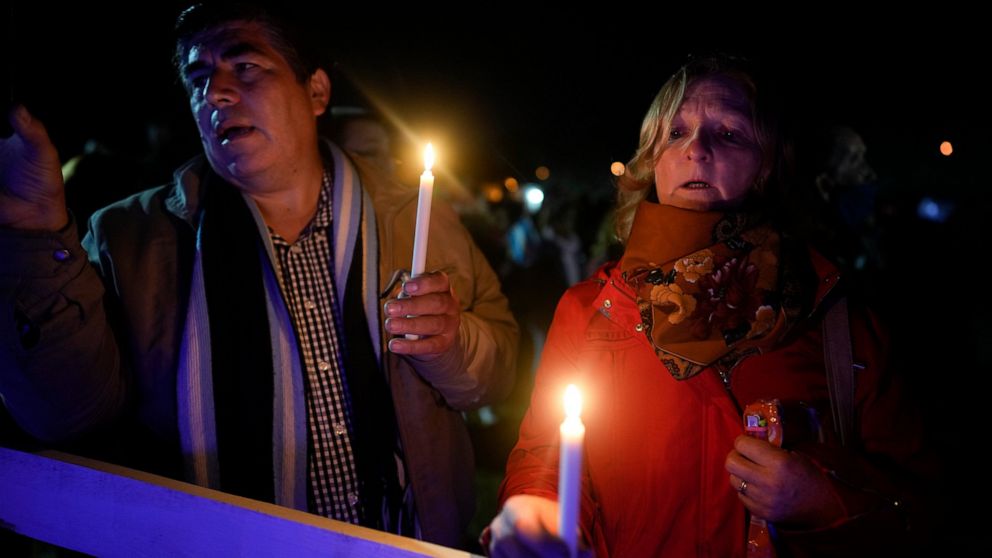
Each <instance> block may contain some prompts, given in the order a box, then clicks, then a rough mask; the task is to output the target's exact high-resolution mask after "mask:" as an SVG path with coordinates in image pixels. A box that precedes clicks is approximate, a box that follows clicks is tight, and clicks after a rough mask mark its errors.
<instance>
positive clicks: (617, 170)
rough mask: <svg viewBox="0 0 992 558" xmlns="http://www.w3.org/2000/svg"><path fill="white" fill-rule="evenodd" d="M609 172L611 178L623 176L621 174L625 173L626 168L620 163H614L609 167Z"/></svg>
mask: <svg viewBox="0 0 992 558" xmlns="http://www.w3.org/2000/svg"><path fill="white" fill-rule="evenodd" d="M610 172H611V173H613V176H623V173H625V172H627V167H625V166H624V164H623V163H621V162H620V161H616V162H615V163H613V164H612V165H610Z"/></svg>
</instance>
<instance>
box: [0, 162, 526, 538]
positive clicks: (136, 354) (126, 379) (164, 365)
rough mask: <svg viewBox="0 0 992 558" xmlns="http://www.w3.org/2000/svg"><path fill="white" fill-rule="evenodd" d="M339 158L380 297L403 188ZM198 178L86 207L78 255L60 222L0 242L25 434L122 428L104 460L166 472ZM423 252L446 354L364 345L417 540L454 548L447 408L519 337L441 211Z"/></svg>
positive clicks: (402, 208)
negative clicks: (359, 212)
mask: <svg viewBox="0 0 992 558" xmlns="http://www.w3.org/2000/svg"><path fill="white" fill-rule="evenodd" d="M353 162H354V164H355V166H356V168H357V169H358V172H359V176H360V177H361V182H362V185H363V187H364V188H365V190H366V191H367V192H368V194H369V195H370V197H371V199H372V203H373V206H374V208H375V211H376V219H377V228H378V238H379V282H380V285H379V288H380V292H381V291H382V290H383V289H385V287H386V286H387V285H386V282H387V281H388V280H389V278H390V276H391V274H392V272H393V271H394V270H395V269H399V268H407V267H408V266H409V264H410V261H411V254H412V249H413V241H412V231H413V230H414V223H415V220H416V210H417V189H416V188H410V187H407V186H403V185H400V184H398V183H396V182H394V181H392V180H390V179H388V178H386V177H384V176H382V175H380V174H378V173H377V172H376V171H375V170H374V169H372V168H371V167H369V166H368V165H366V164H363V163H362V162H360V161H353ZM204 168H205V162H204V160H203V159H202V157H201V158H198V159H195V160H194V161H192V162H190V163H188V164H187V165H185V166H184V167H182V168H180V169H179V170H178V171H176V174H175V182H174V183H173V184H170V185H166V186H162V187H159V188H155V189H152V190H148V191H145V192H142V193H139V194H136V195H134V196H132V197H130V198H128V199H125V200H123V201H121V202H118V203H116V204H113V205H111V206H110V207H108V208H105V209H103V210H101V211H100V212H98V213H97V214H95V215H94V217H93V218H92V219H91V221H90V232H89V234H88V235H87V237H86V239H84V242H83V245H80V243H79V241H78V239H77V236H76V234H75V226H74V225H70V226H69V227H67V228H66V229H65V230H64V231H62V232H61V233H30V232H15V231H0V260H2V262H0V310H2V311H3V316H4V319H3V320H0V322H2V325H0V371H2V373H0V394H2V395H3V399H4V401H5V403H6V406H7V408H8V411H9V412H10V414H11V416H12V417H13V418H14V419H15V420H16V421H17V423H18V424H19V425H20V426H21V427H22V428H23V429H24V430H26V431H27V432H28V433H30V434H32V435H33V436H34V437H36V438H38V439H41V440H44V441H47V442H58V441H65V440H71V439H73V438H78V437H80V436H82V435H84V434H87V433H91V432H93V431H99V430H101V429H102V428H106V427H107V425H111V424H116V425H118V426H115V430H114V431H115V432H120V431H121V429H122V428H123V429H124V430H127V431H128V433H129V435H128V437H127V438H126V439H127V440H128V442H127V444H126V447H122V448H119V449H120V451H119V452H118V456H117V457H118V460H119V461H124V462H125V463H126V464H130V465H132V466H136V467H139V468H142V469H146V470H150V471H153V472H156V473H160V474H165V475H168V476H172V477H177V478H178V477H180V476H181V470H182V469H181V467H180V464H181V461H180V459H179V455H178V450H179V444H178V427H177V411H176V406H177V402H176V368H177V357H178V355H179V346H180V342H181V339H182V328H183V323H184V319H185V315H184V314H185V309H186V307H187V297H188V291H189V283H190V276H191V275H190V274H191V264H192V256H193V250H194V242H195V238H194V236H195V226H196V223H195V219H196V216H197V214H198V211H197V209H198V205H199V201H200V196H199V194H200V192H199V188H198V187H199V177H200V173H201V172H202V171H203V169H204ZM83 246H85V251H84V250H83ZM427 256H428V258H427V269H428V270H442V271H445V272H446V273H447V274H448V276H449V278H450V281H451V284H452V287H453V289H454V292H455V294H456V296H457V297H458V299H459V301H460V303H461V308H462V314H461V325H460V328H459V340H460V343H459V345H460V347H459V349H460V350H458V351H454V352H453V353H452V354H451V355H450V356H449V357H448V358H445V359H442V360H443V362H435V363H432V364H431V365H430V366H427V365H421V364H418V366H417V367H416V368H415V367H414V366H413V365H412V364H411V362H412V361H408V360H407V359H405V358H402V357H400V356H397V355H394V354H391V353H388V352H387V351H385V347H384V346H383V347H380V348H379V350H380V351H382V355H383V360H382V362H383V364H384V368H385V373H386V375H387V379H388V382H389V385H390V388H391V391H392V395H393V401H394V406H395V410H396V417H397V423H398V424H397V427H398V431H399V434H400V438H401V440H402V444H403V448H404V452H405V457H406V461H407V471H408V474H409V476H410V479H409V482H410V483H411V484H412V486H413V490H414V497H415V501H416V505H417V512H418V517H419V520H420V524H421V527H422V529H423V534H424V538H425V539H427V540H430V541H432V542H436V543H439V544H444V545H448V546H457V545H458V544H459V542H460V537H461V533H462V529H463V528H464V526H465V525H466V524H467V522H468V520H469V519H470V517H471V515H472V513H473V509H474V490H473V484H472V481H473V478H472V477H473V471H474V460H473V451H472V447H471V443H470V441H469V437H468V432H467V429H466V427H465V424H464V421H463V419H462V416H461V412H462V411H466V410H470V409H474V408H477V407H480V406H482V405H485V404H487V403H489V402H492V401H494V400H497V399H499V398H501V397H503V396H505V395H506V394H507V393H508V392H509V389H510V387H511V385H512V381H513V372H512V370H513V363H514V360H515V357H516V350H517V342H518V330H517V325H516V323H515V321H514V320H513V317H512V315H511V314H510V312H509V309H508V307H507V301H506V298H505V297H504V296H503V294H502V293H501V292H500V286H499V281H498V279H497V277H496V275H495V274H494V273H493V271H492V269H491V268H490V266H489V265H488V263H487V262H486V260H485V258H484V257H483V255H482V253H481V252H480V251H479V249H478V248H477V247H476V246H475V244H474V242H473V241H472V239H471V237H470V236H469V234H468V232H467V231H466V230H465V229H464V227H462V225H461V224H460V222H459V220H458V217H457V215H456V214H455V213H454V212H453V211H452V210H451V209H450V208H449V207H447V206H446V205H444V204H439V203H436V204H435V206H434V209H433V212H432V219H431V228H430V245H429V249H428V254H427ZM380 312H381V306H380ZM382 321H383V319H382V316H380V320H379V323H380V328H381V324H382ZM381 338H382V339H383V340H384V343H385V340H388V339H389V336H388V334H386V333H385V331H382V335H381ZM121 423H126V425H125V426H124V427H121V426H119V425H120V424H121ZM123 439H124V438H118V440H119V441H121V440H123ZM118 445H120V446H123V445H125V444H123V443H120V444H118Z"/></svg>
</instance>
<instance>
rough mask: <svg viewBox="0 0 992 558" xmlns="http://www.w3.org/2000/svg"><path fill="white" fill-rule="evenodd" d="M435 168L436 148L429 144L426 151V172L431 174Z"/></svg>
mask: <svg viewBox="0 0 992 558" xmlns="http://www.w3.org/2000/svg"><path fill="white" fill-rule="evenodd" d="M433 167H434V146H433V145H431V144H430V142H428V143H427V147H426V148H425V149H424V170H425V171H428V172H430V170H431V169H432V168H433Z"/></svg>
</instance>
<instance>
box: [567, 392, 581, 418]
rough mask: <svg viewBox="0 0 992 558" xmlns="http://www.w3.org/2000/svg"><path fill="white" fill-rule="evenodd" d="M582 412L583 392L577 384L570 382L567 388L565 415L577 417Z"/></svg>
mask: <svg viewBox="0 0 992 558" xmlns="http://www.w3.org/2000/svg"><path fill="white" fill-rule="evenodd" d="M580 414H582V394H581V393H580V392H579V388H577V387H575V384H568V387H567V388H565V417H566V418H569V419H577V418H579V415H580Z"/></svg>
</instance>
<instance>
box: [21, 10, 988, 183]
mask: <svg viewBox="0 0 992 558" xmlns="http://www.w3.org/2000/svg"><path fill="white" fill-rule="evenodd" d="M40 4H43V3H15V4H13V5H10V6H8V8H7V9H5V12H7V13H6V15H7V16H8V21H7V22H6V24H5V25H4V27H5V28H7V29H9V33H5V37H6V41H7V43H8V45H9V46H6V47H5V48H4V51H5V53H6V54H7V59H6V60H5V68H4V74H5V79H6V80H7V81H8V82H9V83H10V85H5V89H6V90H8V91H10V90H11V88H12V90H13V96H14V97H15V98H16V99H18V100H22V101H24V102H27V103H28V105H29V107H31V108H32V109H33V110H34V111H36V112H37V113H38V114H40V115H41V116H42V118H43V119H44V120H45V121H46V122H47V123H48V125H49V127H50V128H51V130H52V135H53V137H54V138H55V141H56V143H57V145H58V147H59V148H60V151H61V152H62V153H63V155H64V156H71V155H73V154H75V153H76V152H78V150H79V149H80V148H81V145H82V142H83V141H84V140H85V139H86V137H88V136H90V135H98V136H101V137H103V138H106V139H107V140H108V141H109V140H116V141H117V142H118V144H119V145H122V146H127V147H128V148H131V149H140V147H136V146H140V145H141V143H140V141H136V139H135V138H137V140H140V139H141V137H142V134H143V131H142V130H143V123H144V121H146V120H154V121H158V122H168V123H171V124H173V125H174V126H176V127H178V129H179V130H180V132H182V133H183V134H185V135H183V136H181V137H185V138H190V137H192V138H193V139H194V140H195V136H193V135H192V134H193V131H192V123H191V121H189V118H188V115H187V114H186V106H185V102H184V99H183V97H182V93H181V91H180V89H179V87H178V86H177V85H176V82H175V79H174V78H173V74H172V71H171V66H170V62H169V58H170V55H171V42H170V30H171V25H172V22H173V21H174V17H175V14H176V13H177V12H178V9H179V7H180V6H182V5H184V3H177V2H160V3H147V4H149V5H145V4H146V3H142V4H141V5H139V4H137V3H135V4H131V5H130V6H129V7H128V9H127V10H125V11H123V12H116V13H115V14H116V15H111V12H110V11H109V8H107V7H105V6H106V3H103V4H104V7H101V6H100V5H101V4H102V3H100V2H90V3H85V4H74V5H72V6H70V7H68V8H64V9H61V10H55V9H54V8H48V7H46V6H41V5H40ZM620 4H621V3H616V4H615V5H614V4H609V5H603V6H601V7H600V8H598V10H597V11H596V12H591V11H586V12H575V11H572V10H571V9H569V10H562V11H556V10H551V9H537V10H534V9H525V8H523V7H520V6H516V7H513V6H512V5H508V4H499V3H493V4H489V5H487V6H486V7H484V8H483V9H482V14H483V15H482V16H473V17H468V16H467V15H466V14H465V8H464V7H457V8H446V7H435V8H432V9H431V10H430V11H429V12H428V13H426V14H418V13H417V12H416V11H415V10H414V9H413V8H412V7H410V6H407V5H401V6H402V7H401V8H397V7H395V5H389V4H385V3H381V4H380V3H375V4H374V5H362V6H360V7H349V8H346V9H345V10H344V14H343V15H342V13H341V12H340V11H337V10H333V9H331V8H330V7H327V6H322V7H318V8H316V9H315V12H314V13H315V15H313V16H311V17H308V18H307V20H308V21H309V22H311V23H312V24H313V26H314V27H315V28H316V29H319V30H320V31H319V33H320V36H321V37H322V39H323V40H322V43H323V44H324V45H326V49H327V52H329V53H332V54H331V55H330V56H332V57H333V59H334V60H336V61H337V63H338V68H337V70H336V71H335V73H334V77H335V78H336V80H335V81H336V85H337V87H336V95H335V97H334V99H332V103H333V104H351V103H353V102H354V98H355V95H354V94H353V93H352V92H353V90H354V88H352V87H350V85H349V84H348V82H349V81H350V80H349V79H348V78H351V77H356V78H358V79H357V80H355V81H357V82H358V83H361V84H363V85H364V91H365V92H367V93H368V94H369V96H370V97H373V98H375V99H376V100H377V101H379V102H380V103H381V106H382V107H383V108H385V109H386V110H387V111H390V112H392V113H395V114H396V115H397V116H398V117H399V119H400V121H401V122H402V123H403V125H405V126H406V127H408V128H409V129H410V130H411V131H412V132H413V133H414V134H415V135H416V137H415V139H416V143H417V144H420V142H422V141H426V140H427V139H433V140H434V141H435V142H437V143H439V144H440V147H441V148H442V149H441V155H440V157H441V159H440V164H441V165H443V166H444V168H445V169H447V170H448V171H450V172H451V173H452V174H451V175H449V180H452V179H455V178H457V179H458V180H461V181H462V182H463V183H464V184H466V185H468V186H469V187H472V186H473V185H475V184H478V183H479V182H480V181H483V180H494V179H495V180H502V178H505V177H506V176H515V177H516V178H518V179H521V180H532V179H533V171H534V169H535V168H536V167H537V166H538V165H542V164H543V165H547V166H548V167H549V168H550V169H551V171H552V176H553V177H554V178H562V177H567V178H568V179H569V180H570V181H572V182H573V183H574V184H575V186H574V187H578V188H590V187H591V188H593V189H596V188H603V187H605V188H608V187H609V183H608V179H609V175H608V167H609V163H610V162H612V161H615V160H623V161H626V160H627V159H628V158H629V156H630V155H631V154H632V152H633V149H634V147H635V145H636V140H637V131H638V129H639V125H640V120H641V118H642V116H643V114H644V112H645V111H646V109H647V106H648V104H649V103H650V101H651V99H652V98H653V96H654V94H655V93H656V92H657V90H658V88H659V87H660V86H661V84H662V83H663V82H664V81H665V79H666V78H667V77H668V76H669V75H670V74H671V73H672V72H673V71H674V70H675V69H676V68H677V67H678V66H679V65H680V64H681V63H682V62H684V61H685V60H686V56H687V55H688V54H689V53H692V52H695V53H699V52H707V51H714V50H719V51H725V52H732V53H737V54H743V55H745V56H748V57H749V58H753V59H756V60H758V61H760V62H762V63H763V64H764V65H765V66H766V67H768V68H769V69H770V70H772V71H773V72H774V73H776V74H777V75H778V76H779V77H780V78H781V80H782V82H783V83H782V86H783V88H784V89H785V91H786V92H787V95H786V98H787V99H788V100H789V104H790V105H791V107H790V108H791V112H792V114H793V115H795V116H796V118H797V121H798V122H800V124H801V125H802V126H805V127H810V126H812V125H815V124H817V123H819V122H821V121H826V122H843V123H849V124H851V125H852V126H854V127H855V128H856V129H857V130H859V131H860V132H861V133H862V135H863V136H864V137H865V140H866V143H867V145H868V148H869V157H870V160H871V161H872V163H873V164H874V166H875V167H876V170H878V171H879V174H880V175H881V176H883V177H886V176H888V177H892V178H893V180H895V179H900V180H902V181H905V178H906V177H907V176H910V175H912V174H914V173H915V172H918V171H919V169H917V168H908V167H906V165H907V163H911V164H912V165H936V166H935V167H934V168H932V169H930V170H929V171H928V172H932V173H936V174H938V175H941V176H950V175H955V176H956V177H958V178H957V180H958V181H960V180H962V178H961V177H967V176H969V175H972V176H973V175H974V173H973V172H967V171H965V170H964V169H968V168H974V167H975V166H977V158H978V157H979V155H978V154H979V153H982V152H986V151H987V149H988V147H989V140H988V138H987V137H985V136H982V137H980V136H979V134H978V130H981V129H984V126H981V125H978V124H977V122H978V121H979V120H984V121H988V116H989V115H988V111H989V109H988V106H987V105H988V103H987V102H986V101H984V99H981V98H980V95H981V92H980V91H979V90H978V88H977V87H975V86H974V84H975V82H976V81H977V79H978V76H979V73H980V72H981V71H982V68H984V64H982V63H980V62H981V60H980V56H981V55H982V51H981V50H980V49H979V47H978V45H979V44H980V42H981V35H980V34H975V33H972V32H969V31H968V26H969V25H972V23H971V21H974V19H975V18H969V17H968V16H967V15H966V14H953V15H946V16H945V15H943V13H941V12H939V11H930V12H927V13H926V14H920V15H917V16H914V15H912V14H905V13H903V14H898V17H896V14H894V15H893V19H894V20H898V21H899V22H900V23H899V24H898V25H897V24H895V23H894V22H893V21H884V22H882V21H878V22H869V21H866V20H864V19H863V17H864V16H863V14H860V13H855V12H851V13H846V12H842V11H841V9H840V8H839V7H834V8H831V10H830V11H829V12H827V11H824V13H819V14H816V15H815V17H811V16H799V15H798V13H796V14H787V15H786V17H788V18H791V19H792V21H789V23H788V26H787V27H783V26H782V25H781V24H778V25H774V26H773V25H771V24H769V23H767V22H763V20H762V18H761V17H760V16H758V15H756V14H753V13H747V12H744V13H732V14H724V15H723V16H722V17H719V18H716V17H714V16H712V15H707V14H706V13H705V10H704V8H703V7H702V6H700V7H699V9H696V10H691V9H688V8H683V9H681V10H680V11H682V12H684V13H681V14H678V15H676V14H672V13H668V12H665V11H662V10H660V9H655V10H651V11H645V12H636V13H635V12H631V11H629V10H628V9H627V8H625V7H624V6H622V5H620ZM84 6H85V7H84ZM701 12H702V13H701ZM301 13H306V12H301ZM843 17H850V20H848V21H845V20H843V19H842V18H843ZM111 19H113V20H115V21H123V22H127V23H124V24H113V23H111ZM907 21H908V23H907ZM343 76H344V77H343ZM7 96H8V97H9V93H8V95H7ZM945 139H947V140H951V141H952V142H954V144H955V148H956V150H957V151H956V153H955V157H953V160H951V161H945V160H941V157H940V156H939V155H938V153H937V146H938V144H939V142H940V141H943V140H945ZM411 145H412V144H411ZM405 147H406V146H404V145H401V146H400V148H399V151H400V155H401V156H403V157H404V158H406V157H405V156H406V155H408V152H407V151H405V150H404V149H405ZM195 150H196V146H195V144H192V145H190V147H189V148H188V149H187V150H186V151H187V154H190V155H191V154H193V153H195ZM410 152H412V150H410ZM411 159H412V157H411ZM410 163H411V164H416V161H415V160H411V161H410ZM900 175H903V176H900ZM962 186H963V185H962ZM955 187H957V186H955ZM442 188H443V185H442Z"/></svg>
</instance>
